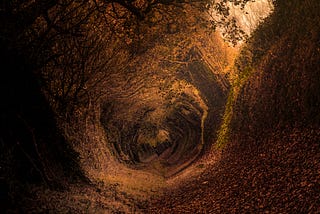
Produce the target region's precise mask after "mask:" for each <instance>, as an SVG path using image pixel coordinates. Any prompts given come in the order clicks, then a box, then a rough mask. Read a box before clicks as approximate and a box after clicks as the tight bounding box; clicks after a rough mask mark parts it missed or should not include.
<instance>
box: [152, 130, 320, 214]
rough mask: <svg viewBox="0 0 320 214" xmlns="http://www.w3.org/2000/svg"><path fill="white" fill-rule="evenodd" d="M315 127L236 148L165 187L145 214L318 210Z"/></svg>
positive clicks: (318, 136)
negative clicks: (192, 176) (191, 176)
mask: <svg viewBox="0 0 320 214" xmlns="http://www.w3.org/2000/svg"><path fill="white" fill-rule="evenodd" d="M319 142H320V131H319V130H311V131H310V130H307V131H304V132H300V131H290V132H287V133H285V134H283V133H274V134H273V135H272V136H271V137H270V138H269V139H264V140H263V142H260V143H259V144H255V142H247V144H246V145H243V144H242V146H240V145H239V144H237V143H231V144H230V145H229V147H228V148H226V149H225V150H224V151H223V154H222V158H221V160H220V161H219V162H217V163H216V164H215V165H212V166H211V167H210V168H208V169H206V170H205V171H204V172H203V173H202V174H201V175H200V176H199V177H198V178H197V179H195V180H190V181H186V182H183V183H181V184H180V185H179V186H178V187H177V188H173V189H171V190H170V189H168V190H167V191H166V193H165V194H164V195H163V197H162V198H160V199H159V200H155V201H153V202H152V204H151V205H150V206H149V209H148V210H146V212H147V213H320V210H319V209H318V208H319V207H320V198H319V189H320V174H319V173H320V161H319V160H320V147H319Z"/></svg>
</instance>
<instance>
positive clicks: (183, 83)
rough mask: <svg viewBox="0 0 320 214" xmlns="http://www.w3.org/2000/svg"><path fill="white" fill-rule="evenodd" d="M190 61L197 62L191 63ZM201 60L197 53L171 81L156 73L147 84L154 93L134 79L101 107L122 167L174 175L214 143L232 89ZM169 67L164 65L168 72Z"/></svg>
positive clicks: (167, 64)
mask: <svg viewBox="0 0 320 214" xmlns="http://www.w3.org/2000/svg"><path fill="white" fill-rule="evenodd" d="M190 58H193V59H194V60H193V61H190V62H188V61H187V59H190ZM201 59H202V57H201V54H200V53H199V52H198V51H197V49H192V50H191V51H190V52H189V53H188V55H187V57H186V61H185V62H184V63H182V64H181V65H179V66H178V67H176V68H177V69H176V70H175V71H174V72H172V73H171V74H170V76H166V75H164V74H161V73H154V74H153V76H154V77H153V78H151V79H150V80H148V79H144V81H145V82H147V81H150V84H151V85H152V87H149V88H147V87H148V86H146V85H145V84H142V83H141V84H142V85H141V86H140V87H139V86H138V85H139V82H137V77H135V78H133V79H131V80H129V82H128V84H127V85H126V87H127V89H126V91H127V95H126V96H120V97H115V99H114V100H113V101H112V102H107V103H105V104H103V105H102V113H101V122H102V124H103V127H104V129H105V131H106V133H107V138H108V141H109V142H110V147H111V148H110V149H111V151H113V153H114V154H115V156H116V157H117V158H118V159H119V160H120V162H122V163H125V164H127V165H129V166H131V167H134V168H140V169H153V170H154V169H156V172H158V173H160V174H162V175H164V176H170V175H172V174H174V173H176V172H178V171H180V170H182V169H183V168H184V167H186V166H188V165H189V164H190V163H191V162H192V161H194V160H195V159H196V158H197V157H199V155H200V154H201V153H202V152H203V151H204V148H205V147H208V146H209V145H210V144H211V143H212V141H213V139H214V137H215V134H214V133H215V130H216V129H217V128H218V126H219V125H220V119H221V115H222V113H223V110H224V105H225V102H226V98H227V88H228V84H227V82H226V79H225V77H224V76H221V75H217V74H214V73H213V72H212V70H211V69H210V67H209V66H208V64H206V62H205V61H202V60H201ZM170 66H172V63H170V62H163V63H162V68H163V70H166V68H168V67H170ZM148 78H150V76H149V77H148Z"/></svg>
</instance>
